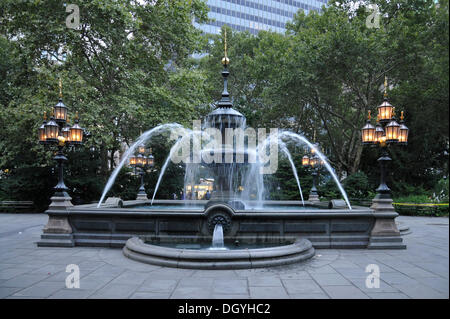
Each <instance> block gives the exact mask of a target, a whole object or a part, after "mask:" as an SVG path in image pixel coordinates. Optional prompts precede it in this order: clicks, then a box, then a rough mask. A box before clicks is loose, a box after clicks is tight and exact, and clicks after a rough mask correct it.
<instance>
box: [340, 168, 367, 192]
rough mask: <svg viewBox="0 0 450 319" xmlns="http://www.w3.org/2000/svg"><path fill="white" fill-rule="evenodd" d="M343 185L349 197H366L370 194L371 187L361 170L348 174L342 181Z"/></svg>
mask: <svg viewBox="0 0 450 319" xmlns="http://www.w3.org/2000/svg"><path fill="white" fill-rule="evenodd" d="M343 186H344V189H345V191H346V192H347V195H348V197H350V198H368V197H369V196H370V195H372V193H371V190H372V189H373V188H372V187H371V185H370V184H369V179H368V178H367V175H366V174H364V173H363V172H357V173H355V174H352V175H350V176H348V177H347V178H346V179H345V180H344V181H343Z"/></svg>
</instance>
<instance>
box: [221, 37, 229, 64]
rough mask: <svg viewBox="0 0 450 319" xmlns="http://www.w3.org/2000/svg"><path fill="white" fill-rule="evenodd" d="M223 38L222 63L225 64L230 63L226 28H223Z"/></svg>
mask: <svg viewBox="0 0 450 319" xmlns="http://www.w3.org/2000/svg"><path fill="white" fill-rule="evenodd" d="M223 32H224V34H223V35H224V39H223V48H224V57H223V59H222V64H223V65H225V66H227V65H228V64H229V63H230V59H229V58H228V54H227V29H224V30H223Z"/></svg>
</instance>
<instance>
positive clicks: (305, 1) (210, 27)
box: [196, 0, 327, 34]
mask: <svg viewBox="0 0 450 319" xmlns="http://www.w3.org/2000/svg"><path fill="white" fill-rule="evenodd" d="M326 3H327V0H207V4H208V7H209V9H210V12H209V18H210V19H212V21H210V22H207V23H205V24H196V25H197V26H198V27H199V28H200V29H201V30H202V31H204V32H205V33H213V34H214V33H219V31H220V27H222V26H223V25H224V24H226V25H228V26H229V27H231V28H232V29H234V30H237V31H249V32H250V33H253V34H257V33H258V32H259V31H260V30H272V31H275V32H284V31H285V30H286V28H285V26H286V22H288V21H290V20H292V18H293V17H294V14H295V13H296V12H297V11H298V10H299V9H303V10H304V11H305V12H306V13H308V12H309V11H311V10H315V11H319V12H320V10H321V7H322V5H326Z"/></svg>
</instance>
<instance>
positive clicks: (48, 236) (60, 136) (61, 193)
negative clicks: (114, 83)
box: [38, 79, 83, 246]
mask: <svg viewBox="0 0 450 319" xmlns="http://www.w3.org/2000/svg"><path fill="white" fill-rule="evenodd" d="M67 111H68V110H67V107H66V106H65V105H64V103H63V101H62V83H61V79H60V80H59V101H58V103H57V104H56V105H55V106H54V107H53V110H52V113H51V117H50V120H49V121H47V115H46V113H44V122H43V124H42V125H41V126H40V127H39V128H38V139H39V143H40V144H42V145H44V146H45V147H49V148H50V149H54V147H55V146H56V147H57V152H56V155H55V157H54V158H53V159H54V160H55V161H56V162H57V163H58V183H57V184H56V186H55V187H54V190H55V193H54V195H53V196H52V198H51V200H52V202H51V204H50V206H49V209H48V212H49V213H51V212H53V211H54V210H58V211H60V210H65V209H67V208H68V207H71V206H73V205H72V203H71V201H70V200H71V199H72V198H71V197H70V196H69V194H68V193H67V191H68V188H67V186H66V185H65V184H64V162H65V161H67V157H66V156H65V155H64V147H65V146H67V147H69V146H72V145H80V144H82V143H83V129H82V128H81V127H80V126H79V125H78V113H77V115H76V116H75V124H74V125H73V126H72V127H70V126H69V124H68V116H67V113H68V112H67ZM43 232H44V234H43V235H42V236H41V238H42V240H41V241H40V242H38V245H39V246H52V245H53V241H54V240H59V241H60V242H64V244H66V245H67V246H73V238H72V237H71V233H72V228H71V226H70V224H69V222H68V220H67V217H66V216H64V215H60V214H59V215H57V216H55V215H53V214H49V219H48V223H47V225H46V226H45V227H44V230H43ZM56 234H57V235H56ZM63 234H64V235H63ZM52 236H59V237H57V238H53V237H52ZM64 236H66V237H64Z"/></svg>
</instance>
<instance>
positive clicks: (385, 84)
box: [384, 75, 388, 98]
mask: <svg viewBox="0 0 450 319" xmlns="http://www.w3.org/2000/svg"><path fill="white" fill-rule="evenodd" d="M387 86H388V82H387V76H386V75H385V76H384V97H385V98H387Z"/></svg>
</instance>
